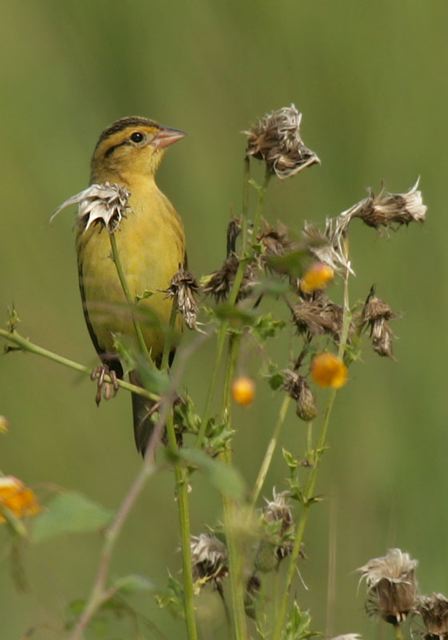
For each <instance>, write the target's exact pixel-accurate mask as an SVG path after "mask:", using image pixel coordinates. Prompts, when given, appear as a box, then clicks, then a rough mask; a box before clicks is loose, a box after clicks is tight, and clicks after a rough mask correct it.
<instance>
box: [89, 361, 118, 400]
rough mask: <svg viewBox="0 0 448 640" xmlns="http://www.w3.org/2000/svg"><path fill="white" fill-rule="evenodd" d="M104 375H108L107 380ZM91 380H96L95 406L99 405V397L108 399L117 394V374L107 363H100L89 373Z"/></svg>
mask: <svg viewBox="0 0 448 640" xmlns="http://www.w3.org/2000/svg"><path fill="white" fill-rule="evenodd" d="M106 376H109V380H106V379H105V378H106ZM90 379H91V380H96V396H95V402H96V406H99V404H100V402H101V399H102V398H104V400H110V399H111V398H114V397H115V396H116V395H117V392H118V389H119V388H120V387H119V386H118V379H117V374H116V373H115V371H114V370H113V369H110V368H109V367H108V366H107V364H101V365H99V366H98V367H95V369H94V370H93V371H92V373H91V374H90Z"/></svg>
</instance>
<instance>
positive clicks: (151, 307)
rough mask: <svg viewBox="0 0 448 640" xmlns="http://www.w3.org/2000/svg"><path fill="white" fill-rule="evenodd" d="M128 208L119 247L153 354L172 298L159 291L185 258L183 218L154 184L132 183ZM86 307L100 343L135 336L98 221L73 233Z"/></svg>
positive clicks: (109, 348) (160, 341)
mask: <svg viewBox="0 0 448 640" xmlns="http://www.w3.org/2000/svg"><path fill="white" fill-rule="evenodd" d="M130 191H131V195H130V198H129V209H128V212H127V214H126V216H125V217H124V219H123V220H122V221H121V223H120V226H119V228H118V229H117V230H116V231H115V237H116V241H117V248H118V253H119V256H120V262H121V265H122V268H123V272H124V275H125V277H126V280H127V284H128V287H129V290H130V294H131V296H132V298H133V300H134V301H135V302H136V309H137V318H138V320H139V322H140V325H141V326H142V330H143V334H144V338H145V342H146V344H147V346H148V348H149V349H150V350H151V352H152V355H153V358H157V357H158V356H159V355H160V353H161V352H162V350H163V339H164V330H163V328H164V326H166V325H167V324H168V321H169V316H170V312H171V304H172V303H171V300H169V299H168V298H167V297H166V294H165V293H163V291H164V290H166V289H167V288H168V286H169V284H170V281H171V278H172V277H173V275H174V274H175V273H176V271H177V270H178V269H179V266H180V265H182V264H183V261H184V255H185V239H184V230H183V225H182V222H181V220H180V218H179V216H178V215H177V213H176V211H175V210H174V208H173V207H172V205H171V204H170V202H169V201H168V200H167V198H166V197H165V196H164V195H163V194H162V193H161V192H160V191H159V190H158V188H157V187H156V185H155V184H154V185H152V187H149V188H147V187H145V188H143V189H142V188H139V187H137V188H135V189H132V187H131V189H130ZM77 250H78V264H79V277H80V287H81V294H82V296H83V303H84V311H85V314H86V319H87V322H88V323H90V328H91V331H93V333H94V334H95V338H96V341H97V343H98V345H99V347H100V349H102V350H104V351H106V352H112V351H113V334H124V335H131V336H133V331H134V330H133V325H132V317H131V314H130V310H129V306H128V304H127V301H126V298H125V295H124V293H123V289H122V286H121V283H120V280H119V278H118V274H117V270H116V266H115V264H114V262H113V260H112V256H111V245H110V238H109V233H108V231H107V229H106V228H105V227H104V225H103V223H102V222H98V223H96V224H94V225H92V227H90V228H89V229H88V230H87V231H79V233H78V237H77Z"/></svg>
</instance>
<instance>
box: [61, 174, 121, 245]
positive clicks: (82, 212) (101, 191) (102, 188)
mask: <svg viewBox="0 0 448 640" xmlns="http://www.w3.org/2000/svg"><path fill="white" fill-rule="evenodd" d="M130 195H131V194H130V192H129V191H128V190H127V189H126V187H122V186H120V185H118V184H111V183H110V182H105V183H104V184H91V185H90V187H87V189H84V191H81V192H80V193H77V194H76V195H74V196H72V197H71V198H68V200H66V201H65V202H63V203H62V204H61V206H60V207H59V208H58V209H56V211H55V212H54V214H53V215H52V216H51V218H50V221H52V220H53V219H54V218H55V217H56V216H57V215H58V213H60V212H61V211H62V210H63V209H65V208H66V207H68V206H70V205H72V204H78V205H79V206H78V216H77V218H78V223H79V227H80V229H81V230H83V231H87V229H88V228H89V227H90V225H91V224H92V223H93V222H95V221H96V220H101V221H102V222H103V224H104V226H105V227H106V228H107V230H108V231H109V232H110V233H113V232H114V231H115V230H116V229H117V227H118V226H119V224H120V222H121V220H122V218H123V217H124V216H125V215H126V211H127V208H128V200H129V196H130Z"/></svg>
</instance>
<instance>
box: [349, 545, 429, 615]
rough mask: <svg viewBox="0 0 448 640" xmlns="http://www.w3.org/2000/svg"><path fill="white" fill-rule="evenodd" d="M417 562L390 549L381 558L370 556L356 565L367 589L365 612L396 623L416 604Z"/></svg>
mask: <svg viewBox="0 0 448 640" xmlns="http://www.w3.org/2000/svg"><path fill="white" fill-rule="evenodd" d="M417 564H418V563H417V560H413V559H412V558H411V557H410V555H409V554H408V553H403V551H401V550H400V549H390V551H388V553H387V554H386V555H385V556H384V557H381V558H373V559H372V560H369V562H367V564H365V565H364V566H363V567H360V568H359V569H358V571H359V572H360V573H361V580H363V579H364V580H365V582H366V585H367V589H368V591H367V603H366V609H367V611H368V613H370V614H372V615H379V616H380V617H381V618H382V619H383V620H385V621H386V622H390V623H391V624H400V622H402V621H403V620H404V619H405V618H406V616H407V615H408V614H409V613H410V612H411V611H413V610H414V607H415V604H416V597H417V581H416V578H415V568H416V567H417Z"/></svg>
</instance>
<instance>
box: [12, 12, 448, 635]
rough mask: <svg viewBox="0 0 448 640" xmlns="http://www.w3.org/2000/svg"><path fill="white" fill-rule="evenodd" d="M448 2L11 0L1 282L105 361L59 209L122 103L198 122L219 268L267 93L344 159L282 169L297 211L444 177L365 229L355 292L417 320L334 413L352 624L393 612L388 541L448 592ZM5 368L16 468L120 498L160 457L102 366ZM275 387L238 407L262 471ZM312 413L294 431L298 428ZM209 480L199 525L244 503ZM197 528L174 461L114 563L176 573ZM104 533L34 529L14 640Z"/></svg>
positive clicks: (190, 148)
mask: <svg viewBox="0 0 448 640" xmlns="http://www.w3.org/2000/svg"><path fill="white" fill-rule="evenodd" d="M447 19H448V6H447V5H446V3H445V2H443V0H433V1H432V2H430V3H429V2H428V3H421V2H417V1H416V0H405V1H403V2H400V3H398V2H397V3H391V2H388V1H387V0H377V2H375V3H371V2H367V1H365V0H339V2H337V3H336V2H334V1H332V0H321V1H320V2H314V3H311V2H298V1H297V0H276V1H275V2H269V1H267V0H246V2H244V3H241V2H238V1H237V0H229V1H228V2H225V3H218V2H207V1H206V0H189V1H187V0H185V1H184V2H182V1H181V0H173V1H172V2H171V3H163V2H156V1H153V2H144V1H143V0H132V1H131V0H121V1H120V2H116V1H115V2H114V1H111V0H107V1H106V0H96V1H95V2H87V1H86V0H83V1H77V2H75V1H74V0H66V1H65V2H63V3H61V2H58V1H57V0H40V1H37V0H30V1H29V2H27V3H19V2H16V3H8V2H6V1H4V2H3V3H2V21H1V24H0V55H1V58H0V59H1V60H2V62H1V64H0V80H1V85H2V94H3V98H2V101H1V104H0V116H1V123H2V124H1V139H2V153H1V156H0V163H1V170H2V176H3V181H2V182H3V192H2V201H3V207H2V234H1V238H0V268H1V274H2V277H1V281H0V303H1V305H2V306H3V307H6V305H7V304H9V303H10V302H11V301H12V300H14V302H15V304H16V306H17V308H18V310H19V313H20V315H21V317H22V320H23V323H22V325H21V328H22V331H23V332H24V333H25V334H26V335H29V336H30V337H32V339H33V340H35V341H36V342H38V343H41V344H43V345H44V346H47V347H48V348H51V349H52V350H55V351H59V352H61V353H64V354H66V355H68V356H70V357H73V358H75V359H78V360H80V361H83V362H93V361H94V354H93V349H92V347H91V345H90V341H89V339H88V335H87V331H86V329H85V327H84V322H83V318H82V312H81V306H80V303H79V294H78V289H77V287H78V285H77V276H76V266H75V255H74V249H73V234H72V232H71V226H72V220H71V219H70V216H69V215H65V216H61V218H60V219H58V220H57V222H56V223H55V224H54V225H53V226H51V227H50V226H49V225H48V218H49V215H50V213H51V212H52V211H53V210H54V209H55V208H56V206H57V205H58V204H59V203H60V202H61V201H62V200H63V199H65V198H66V197H67V196H68V195H71V194H72V193H75V192H77V191H78V190H80V189H81V188H83V187H84V186H85V185H86V184H87V180H88V162H89V158H90V153H91V151H92V148H93V146H94V144H95V142H96V138H97V136H98V134H99V132H100V131H101V130H102V129H103V128H104V127H105V126H106V125H107V124H109V123H110V122H111V121H112V120H114V119H115V118H117V117H120V116H123V115H130V114H141V115H147V116H150V117H153V118H155V119H157V120H159V121H161V122H163V123H166V124H168V125H172V126H175V127H179V128H182V129H184V130H186V131H188V133H189V134H190V135H189V137H188V138H187V139H186V140H185V141H183V142H182V144H180V145H179V146H178V147H176V148H175V149H173V150H172V151H171V152H170V153H169V157H168V158H167V160H166V161H165V164H164V166H163V168H162V170H161V173H160V184H161V186H162V188H163V190H164V191H165V192H166V193H167V194H168V195H169V197H170V199H172V201H173V203H174V204H175V205H176V207H177V208H178V210H179V211H180V212H181V213H182V215H183V217H184V220H185V226H186V231H187V237H188V251H189V260H190V264H191V267H192V269H193V270H194V271H195V272H196V273H197V274H200V273H206V272H209V271H210V270H211V269H213V268H215V267H216V266H217V265H218V263H219V262H220V260H221V258H222V256H223V252H224V232H225V227H226V223H227V220H228V217H229V215H230V214H231V213H232V212H236V211H238V208H239V203H240V193H241V173H242V171H241V165H242V161H241V160H242V151H243V145H244V142H243V137H242V136H241V135H240V132H241V131H242V130H243V129H244V128H246V127H247V126H248V124H250V123H251V122H252V121H253V120H254V119H255V118H256V117H257V116H259V115H262V114H263V113H264V112H265V111H266V110H269V109H272V108H276V107H280V106H282V105H284V104H288V103H290V102H295V103H296V104H297V105H298V107H299V108H300V109H301V110H302V111H303V114H304V117H303V136H304V140H305V143H307V144H308V145H309V146H311V147H312V148H313V149H315V150H316V152H317V153H318V155H319V156H320V158H321V160H322V166H321V167H320V168H313V169H312V170H310V171H309V172H306V173H304V174H303V175H300V176H298V177H297V178H294V179H292V180H290V181H286V182H285V183H276V184H274V185H273V187H272V189H270V192H269V197H268V211H269V212H270V217H271V218H272V219H274V220H275V219H277V218H281V219H282V220H283V221H284V222H285V223H287V224H289V225H291V226H293V227H294V228H296V229H298V228H300V226H301V221H302V220H303V218H305V217H306V218H307V219H314V220H323V218H324V216H325V215H327V214H333V213H337V212H339V211H340V210H342V209H344V208H347V207H348V206H349V205H350V204H352V202H354V201H356V200H359V199H360V198H361V197H363V196H364V193H365V188H366V187H368V186H372V187H374V188H376V189H378V188H379V187H380V184H381V181H382V180H383V179H384V180H385V183H386V186H387V187H388V188H390V189H391V190H394V191H403V190H405V189H407V188H408V187H409V186H411V184H412V183H413V182H414V180H415V179H416V177H417V176H418V175H420V176H421V186H422V189H423V191H424V195H425V200H426V202H427V204H428V205H429V218H428V222H427V224H426V225H425V226H424V227H422V228H415V227H412V228H410V229H403V230H401V231H400V233H399V234H397V235H394V236H393V237H391V238H390V239H388V240H381V239H379V238H378V237H377V236H376V234H375V233H374V232H372V231H371V230H369V229H366V228H361V227H359V228H358V229H356V231H355V233H354V237H353V240H352V251H353V258H354V263H355V269H356V272H357V278H356V280H355V281H354V284H353V296H354V299H356V298H357V297H363V296H364V295H365V292H366V291H367V289H368V287H369V286H370V284H371V283H372V282H375V283H376V284H377V286H378V293H379V295H380V296H381V297H384V298H385V299H387V300H388V302H390V303H391V305H392V306H393V307H394V309H396V310H397V311H401V312H402V314H403V317H402V319H401V320H399V321H396V323H395V328H396V332H397V334H398V335H399V338H400V339H399V341H398V343H397V348H396V355H397V359H398V362H397V363H393V362H389V361H387V362H386V361H383V360H380V359H379V358H376V357H374V355H371V354H367V353H366V355H365V358H364V360H365V362H364V363H363V364H362V365H358V366H356V367H354V368H353V370H352V373H351V383H350V385H349V386H348V387H347V388H346V389H345V390H343V392H342V393H341V394H340V398H339V399H338V404H337V410H336V415H335V421H334V424H333V425H332V433H331V437H330V440H331V451H330V454H329V455H328V456H327V458H326V460H325V464H324V472H323V473H322V477H321V479H320V491H322V492H324V493H325V494H326V495H328V496H330V497H331V498H332V499H334V500H335V501H336V502H335V504H336V508H335V513H336V515H335V516H334V518H333V520H332V522H333V524H332V529H331V531H332V537H333V544H334V547H335V557H336V575H335V579H336V587H337V588H336V593H335V594H334V597H335V608H334V612H333V618H332V619H333V627H332V628H331V629H329V632H331V633H344V632H352V631H358V632H364V633H365V634H366V635H367V634H369V633H371V629H370V626H371V623H369V622H368V621H366V619H365V616H364V614H363V611H362V598H361V596H358V597H356V583H357V578H356V577H355V576H354V575H353V573H352V570H353V569H354V568H355V567H357V566H359V565H360V564H362V563H363V562H365V561H366V560H367V558H369V557H371V555H372V554H374V555H378V554H382V553H383V552H384V551H385V550H386V548H387V547H388V546H391V545H399V546H401V547H403V548H405V549H406V550H408V551H409V552H411V553H412V554H413V555H415V556H416V557H417V558H419V559H420V561H421V567H420V582H421V585H422V588H423V589H424V590H426V591H429V590H435V591H445V592H446V591H448V577H447V574H446V571H445V568H444V567H445V564H446V558H445V557H444V555H443V553H444V551H443V548H444V547H443V546H442V544H441V535H440V532H441V531H444V530H445V528H446V527H445V525H446V524H448V522H447V520H448V512H447V510H446V508H445V495H446V493H447V490H448V479H447V476H446V474H445V451H446V447H447V446H448V435H447V432H446V424H447V417H448V411H447V403H446V389H445V387H446V373H445V370H446V355H447V346H448V345H447V338H446V330H445V326H446V316H447V313H448V299H447V290H448V289H447V287H446V286H445V282H446V275H447V272H448V258H447V252H446V223H445V208H446V204H445V194H444V189H445V172H446V160H445V155H446V150H445V149H446V113H447V107H448V88H447V85H446V81H445V77H446V69H445V60H446V56H447V53H448V44H447V24H448V20H447ZM282 349H284V350H285V352H286V345H284V346H283V347H282ZM211 357H212V350H211V349H205V350H204V353H203V354H201V355H200V356H199V357H198V365H197V368H196V372H195V373H193V374H192V376H191V379H189V380H188V386H189V388H190V389H191V390H192V391H193V392H194V393H195V394H197V395H198V396H199V397H203V393H204V389H203V387H204V384H205V383H206V376H204V373H203V372H204V371H207V370H208V368H209V365H210V360H211ZM251 366H254V365H251V364H250V362H248V363H247V367H248V368H250V367H251ZM255 370H256V366H255ZM0 389H1V397H0V413H2V414H5V415H6V416H8V418H9V419H10V421H11V432H10V434H9V435H8V436H6V437H3V438H2V439H1V443H0V444H1V449H0V468H1V469H2V470H3V471H4V472H6V473H12V474H14V475H17V476H19V477H21V478H23V479H24V480H25V481H27V482H29V483H39V482H53V483H57V484H61V485H63V486H67V487H73V488H77V489H79V490H81V491H84V492H85V493H87V494H88V495H90V496H91V497H92V498H94V499H96V500H99V501H102V502H104V503H105V504H106V505H107V506H114V505H116V504H117V502H118V500H119V499H120V498H121V497H122V495H123V493H124V491H125V490H126V487H127V486H128V483H129V481H130V479H131V478H132V477H133V475H134V474H135V472H136V469H137V467H138V465H139V464H140V461H139V458H138V457H137V455H136V454H135V452H134V450H133V442H132V435H131V418H130V406H129V405H130V403H129V398H128V397H127V396H126V394H124V393H122V394H120V395H119V397H118V398H117V399H116V400H115V401H114V402H113V403H109V404H108V405H106V404H103V405H102V406H101V408H100V409H99V410H97V409H96V407H95V405H94V402H93V396H94V390H93V387H92V385H91V384H90V383H89V382H87V381H82V382H79V381H78V380H77V378H76V376H74V375H73V373H72V372H69V371H64V370H61V369H60V368H58V367H57V366H55V365H53V364H52V363H49V362H44V361H38V360H37V359H33V358H32V357H31V356H24V355H21V354H18V355H9V356H7V357H4V358H3V359H2V361H1V364H0ZM265 389H266V391H264V390H263V391H262V392H260V393H259V395H258V399H257V402H256V404H255V406H254V407H253V408H252V409H250V410H246V411H244V412H243V411H238V412H237V413H236V420H237V423H238V424H239V427H240V432H239V434H238V436H237V440H236V446H237V452H236V455H237V460H238V463H239V464H240V466H241V468H242V469H243V472H244V475H245V476H246V477H247V479H248V480H252V479H253V478H254V476H255V474H256V471H257V468H258V464H259V460H260V458H261V455H262V452H263V451H264V447H265V444H266V442H267V439H268V436H269V429H270V420H272V419H273V416H274V415H275V412H276V408H277V405H278V401H279V399H278V398H277V397H275V396H274V395H273V394H272V393H271V392H270V391H268V390H267V385H266V387H265ZM302 431H303V425H301V424H299V423H298V422H297V420H296V419H295V417H294V416H293V415H291V417H290V419H289V421H288V423H287V425H286V429H285V443H286V445H287V446H288V447H290V448H293V447H296V446H297V440H298V435H299V436H300V438H301V437H302V435H301V434H302ZM283 475H284V470H283V467H282V466H281V463H280V456H277V459H276V465H275V466H274V468H273V469H272V473H271V474H270V477H269V480H270V482H269V483H268V486H272V485H276V486H277V487H280V486H281V479H282V477H283ZM193 487H194V490H193V496H192V524H193V530H194V532H196V533H197V532H199V531H200V530H201V528H202V527H203V525H204V523H212V522H213V521H214V520H215V519H216V518H218V517H219V516H220V506H219V500H218V499H217V496H216V495H215V493H214V492H213V491H212V490H211V489H210V488H209V487H208V486H204V483H203V482H202V483H201V479H200V478H199V477H198V478H195V481H194V484H193ZM329 512H330V508H329V504H328V502H327V503H325V504H324V506H323V507H321V508H319V509H316V510H315V515H314V517H313V518H312V524H311V527H310V529H309V532H308V536H307V538H308V541H307V553H308V556H309V560H308V561H307V563H306V564H305V565H303V567H302V572H303V576H304V579H305V582H306V583H307V585H308V586H309V589H310V591H309V592H308V593H304V594H303V596H302V597H303V602H304V603H306V604H307V605H309V606H310V607H311V610H312V612H313V615H314V625H315V626H316V627H319V628H325V616H326V613H325V610H326V606H325V602H326V599H327V585H326V576H327V573H328V572H327V563H328V552H327V549H328V530H329V527H328V523H329ZM176 528H177V517H176V510H175V504H174V502H173V498H172V480H171V478H170V477H169V475H168V474H162V475H160V476H158V477H157V478H156V479H155V480H154V481H153V482H152V483H151V485H150V486H149V487H148V490H147V491H146V493H145V495H144V498H143V499H142V500H141V501H140V504H139V507H138V509H137V510H136V512H135V513H134V514H133V516H132V518H131V520H130V522H129V525H128V527H127V529H126V532H125V536H124V539H123V541H122V543H121V545H120V548H119V552H118V554H117V558H116V561H115V565H114V568H113V570H114V573H115V574H116V575H119V574H120V573H125V572H126V573H131V572H146V573H147V574H148V575H149V576H150V577H151V578H152V579H153V580H154V581H156V582H157V581H160V582H162V583H163V581H164V579H165V575H166V566H167V565H168V566H169V567H170V569H171V570H172V571H176V569H177V568H178V567H179V566H180V558H179V556H178V554H177V553H175V550H176V548H177V547H178V536H177V529H176ZM98 548H99V540H98V538H96V537H94V536H89V537H86V538H82V537H79V538H73V539H64V540H61V541H60V542H58V543H57V544H56V543H53V544H51V545H50V544H47V545H45V544H43V545H41V546H40V547H38V548H35V549H30V550H29V551H27V565H29V574H30V576H29V577H30V582H31V585H32V590H31V592H30V593H29V594H26V595H23V594H18V593H16V592H15V591H14V589H13V587H12V583H11V581H10V579H9V577H8V576H7V575H6V568H7V566H6V563H5V562H3V563H2V565H1V567H2V569H3V570H2V571H1V575H0V600H1V602H2V608H4V610H5V611H7V612H8V616H7V621H6V626H5V623H3V625H2V637H4V638H5V640H9V639H10V638H11V639H13V638H18V637H20V634H21V633H23V632H24V630H25V629H26V628H27V627H28V626H31V625H32V624H33V623H35V622H38V621H39V620H46V619H47V620H48V619H53V620H55V619H57V618H58V616H61V615H62V612H63V609H64V606H65V605H66V603H67V602H68V601H69V600H70V599H71V598H77V597H79V596H82V595H84V594H85V593H86V591H87V589H88V587H89V586H90V582H91V578H92V568H93V565H94V563H95V559H96V554H97V552H98ZM144 604H146V603H144ZM151 611H154V606H153V605H152V604H151ZM154 619H156V620H157V621H158V624H159V625H161V626H163V628H164V630H165V632H166V635H167V636H168V637H170V636H171V635H172V634H174V633H179V632H180V629H181V627H179V623H177V622H174V621H172V620H171V619H170V618H169V616H168V615H167V614H165V613H162V614H160V613H158V612H156V611H155V612H154ZM42 637H47V636H46V635H45V634H43V635H42ZM204 637H207V634H206V635H205V636H204Z"/></svg>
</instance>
